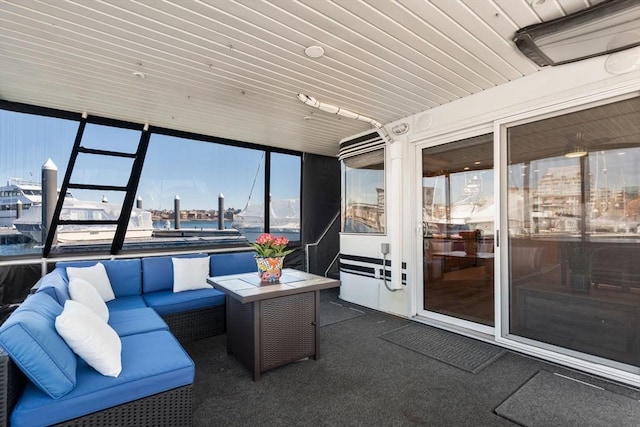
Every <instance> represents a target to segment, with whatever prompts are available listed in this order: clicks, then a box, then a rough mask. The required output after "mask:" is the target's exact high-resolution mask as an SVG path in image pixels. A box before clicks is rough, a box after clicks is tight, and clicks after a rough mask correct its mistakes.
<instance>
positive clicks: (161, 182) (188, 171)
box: [0, 110, 300, 210]
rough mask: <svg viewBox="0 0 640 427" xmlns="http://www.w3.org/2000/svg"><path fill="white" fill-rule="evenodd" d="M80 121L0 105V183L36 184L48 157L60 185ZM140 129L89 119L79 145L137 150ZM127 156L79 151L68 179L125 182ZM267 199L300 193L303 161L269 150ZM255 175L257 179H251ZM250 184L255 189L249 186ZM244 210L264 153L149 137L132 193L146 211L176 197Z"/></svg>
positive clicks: (83, 194)
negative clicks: (221, 199) (221, 198)
mask: <svg viewBox="0 0 640 427" xmlns="http://www.w3.org/2000/svg"><path fill="white" fill-rule="evenodd" d="M77 128H78V122H75V121H70V120H62V119H54V118H48V117H43V116H35V115H29V114H24V113H16V112H10V111H6V110H0V185H5V184H6V182H7V180H8V179H9V178H20V179H23V180H27V181H36V182H40V181H41V175H42V166H43V164H44V163H45V162H46V161H47V160H48V159H51V160H53V162H54V163H55V165H56V166H57V168H58V186H59V187H60V186H61V185H62V181H63V178H64V174H65V171H66V167H67V163H68V161H69V156H70V154H71V148H72V146H73V142H74V140H75V136H76V132H77ZM139 137H140V132H138V131H133V130H129V129H120V128H113V127H107V126H101V125H95V124H88V125H87V126H86V129H85V133H84V135H83V142H82V146H84V147H88V148H98V149H106V150H112V151H124V152H131V153H132V152H135V150H136V148H137V144H138V140H139ZM132 163H133V160H132V159H126V158H109V157H105V156H94V155H87V154H83V155H80V156H78V161H77V162H76V168H74V173H73V175H72V179H71V181H72V182H78V183H91V184H106V185H126V183H127V180H128V178H129V175H130V170H131V165H132ZM271 167H272V177H271V195H272V200H276V199H296V198H299V184H300V158H299V157H298V156H291V155H286V154H280V153H273V154H272V158H271ZM254 180H255V184H254ZM252 188H253V190H252ZM220 194H222V195H224V207H225V209H228V208H235V209H241V208H243V207H244V206H245V205H246V204H247V202H248V200H249V198H250V200H251V202H252V203H260V202H262V201H263V198H264V156H263V152H262V151H260V150H251V149H247V148H239V147H233V146H225V145H222V144H213V143H204V142H199V141H193V140H187V139H181V138H176V137H169V136H164V135H158V134H153V135H152V136H151V140H150V143H149V150H148V152H147V156H146V159H145V164H144V167H143V172H142V176H141V179H140V185H139V186H138V193H137V195H136V196H137V197H140V198H141V199H142V204H143V207H144V208H145V209H166V210H173V208H174V200H175V198H176V196H178V197H179V198H180V208H181V209H183V210H188V209H207V210H209V209H213V210H217V209H218V197H219V195H220ZM73 195H74V197H75V198H77V199H82V200H102V198H103V197H106V198H107V199H108V200H109V201H110V202H115V203H120V202H121V201H122V198H123V193H121V192H107V193H106V194H105V192H96V191H86V190H76V191H73Z"/></svg>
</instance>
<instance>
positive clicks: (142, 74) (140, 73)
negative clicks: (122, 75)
mask: <svg viewBox="0 0 640 427" xmlns="http://www.w3.org/2000/svg"><path fill="white" fill-rule="evenodd" d="M133 75H134V76H136V77H138V78H140V79H146V78H147V75H146V74H145V73H143V72H142V71H134V72H133Z"/></svg>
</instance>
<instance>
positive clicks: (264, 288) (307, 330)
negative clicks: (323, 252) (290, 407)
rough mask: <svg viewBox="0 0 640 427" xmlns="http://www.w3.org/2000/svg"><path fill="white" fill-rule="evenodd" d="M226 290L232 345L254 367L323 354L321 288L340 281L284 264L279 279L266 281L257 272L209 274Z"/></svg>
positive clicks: (256, 374)
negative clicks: (272, 282) (226, 274)
mask: <svg viewBox="0 0 640 427" xmlns="http://www.w3.org/2000/svg"><path fill="white" fill-rule="evenodd" d="M207 282H209V283H210V284H211V285H213V286H214V287H215V288H216V289H218V290H220V291H222V292H224V293H225V294H226V295H227V306H226V317H227V322H226V323H227V351H228V352H229V353H230V354H233V355H234V356H235V357H236V358H237V359H238V360H240V362H242V364H244V365H245V366H246V367H247V368H248V369H249V370H250V371H251V372H252V373H253V380H254V381H257V380H259V379H260V374H261V373H262V372H264V371H267V370H269V369H272V368H275V367H278V366H281V365H284V364H286V363H290V362H294V361H296V360H300V359H304V358H305V357H312V358H313V359H318V358H319V357H320V291H321V290H322V289H328V288H335V287H338V286H340V281H338V280H334V279H329V278H326V277H322V276H316V275H314V274H308V273H304V272H302V271H297V270H292V269H284V270H283V272H282V277H281V278H280V281H279V282H277V283H275V284H261V283H260V277H259V276H258V273H257V272H256V273H245V274H232V275H228V276H217V277H210V278H209V279H207Z"/></svg>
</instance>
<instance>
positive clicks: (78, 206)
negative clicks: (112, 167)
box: [14, 198, 153, 243]
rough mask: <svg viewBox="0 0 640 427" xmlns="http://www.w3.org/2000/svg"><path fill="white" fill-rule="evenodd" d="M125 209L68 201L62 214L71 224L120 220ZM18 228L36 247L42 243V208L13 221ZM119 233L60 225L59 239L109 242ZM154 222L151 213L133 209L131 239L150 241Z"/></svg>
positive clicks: (97, 227)
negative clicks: (73, 222)
mask: <svg viewBox="0 0 640 427" xmlns="http://www.w3.org/2000/svg"><path fill="white" fill-rule="evenodd" d="M121 209H122V206H120V205H118V204H114V203H103V202H93V201H83V200H76V199H73V198H71V199H66V200H65V202H64V205H63V207H62V212H61V213H60V218H61V219H72V220H117V219H118V217H119V216H120V210H121ZM14 226H15V228H16V229H17V230H18V231H19V232H20V233H22V234H24V235H27V236H29V237H30V238H31V239H32V240H34V241H35V242H37V243H42V241H43V236H42V204H38V205H33V206H32V207H31V209H29V210H28V211H27V213H26V214H25V215H23V216H21V217H20V218H18V219H16V220H15V221H14ZM115 232H116V226H115V225H59V226H58V228H57V232H56V236H57V237H56V238H57V240H58V242H60V243H66V242H84V241H96V240H110V239H113V236H114V234H115ZM152 234H153V221H152V219H151V212H149V211H146V210H143V209H138V208H133V209H132V211H131V216H130V219H129V225H128V227H127V233H126V236H127V237H128V238H143V237H151V235H152Z"/></svg>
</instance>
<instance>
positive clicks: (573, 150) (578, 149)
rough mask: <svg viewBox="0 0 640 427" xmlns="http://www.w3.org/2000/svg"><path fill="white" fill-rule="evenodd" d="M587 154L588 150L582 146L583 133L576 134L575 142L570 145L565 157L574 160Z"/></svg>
mask: <svg viewBox="0 0 640 427" xmlns="http://www.w3.org/2000/svg"><path fill="white" fill-rule="evenodd" d="M587 154H589V153H588V152H587V149H586V148H585V147H584V145H582V132H576V139H575V142H574V143H572V144H569V148H568V149H567V152H566V153H565V154H564V156H565V157H569V158H574V157H584V156H586V155H587Z"/></svg>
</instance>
